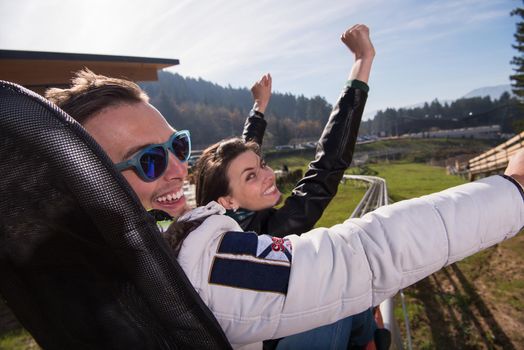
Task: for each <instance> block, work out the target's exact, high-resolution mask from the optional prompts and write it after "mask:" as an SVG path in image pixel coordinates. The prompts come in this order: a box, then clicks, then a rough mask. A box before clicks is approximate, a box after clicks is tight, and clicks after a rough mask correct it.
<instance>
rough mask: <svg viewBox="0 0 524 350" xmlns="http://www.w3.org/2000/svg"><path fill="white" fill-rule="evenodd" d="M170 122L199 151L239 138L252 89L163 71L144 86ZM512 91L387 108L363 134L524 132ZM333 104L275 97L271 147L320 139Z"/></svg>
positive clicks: (270, 124)
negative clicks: (483, 128) (480, 129)
mask: <svg viewBox="0 0 524 350" xmlns="http://www.w3.org/2000/svg"><path fill="white" fill-rule="evenodd" d="M140 85H141V86H142V88H144V90H145V91H146V92H147V93H148V95H149V96H150V98H151V103H152V104H153V105H154V106H156V107H157V108H158V109H159V110H160V112H161V113H162V114H163V115H164V116H165V117H166V119H167V120H168V121H169V122H170V123H171V124H172V125H174V126H175V127H176V128H177V129H189V130H190V131H191V136H192V139H193V144H194V145H195V148H196V149H199V148H203V147H205V146H207V145H209V144H211V143H214V142H216V141H218V140H221V139H223V138H227V137H233V136H240V134H241V132H242V128H243V126H244V121H245V118H246V117H247V115H248V113H249V110H250V109H251V107H252V105H253V100H252V97H251V92H250V91H249V90H248V89H247V88H240V89H239V88H232V87H231V86H228V87H222V86H220V85H217V84H213V83H211V82H208V81H205V80H203V79H193V78H184V77H182V76H180V75H179V74H173V73H169V72H159V80H158V81H157V82H148V83H141V84H140ZM517 105H518V102H517V99H516V98H515V97H511V96H510V94H509V93H507V92H506V93H504V94H502V95H501V96H500V98H498V99H495V100H492V99H491V98H490V97H474V98H467V99H466V98H464V99H459V100H456V101H454V102H452V103H444V104H441V103H440V102H439V101H438V100H434V101H433V102H430V103H425V104H424V105H423V106H422V107H417V108H409V109H408V108H400V109H392V108H388V109H386V110H385V111H379V112H377V114H376V115H375V117H374V118H373V119H371V120H368V121H365V122H363V123H362V124H361V130H360V132H359V134H360V135H381V136H392V135H402V134H406V133H414V132H421V131H429V130H432V129H433V130H434V129H436V128H438V129H454V128H460V127H468V126H479V125H494V124H499V125H501V127H502V131H503V132H504V133H516V132H519V131H521V130H522V125H523V122H524V117H521V115H522V113H521V112H519V110H518V109H517ZM331 108H332V106H331V105H330V104H329V103H328V102H327V101H326V100H325V99H324V98H323V97H320V96H316V97H313V98H306V97H304V96H298V97H297V96H294V95H291V94H278V93H275V94H273V95H272V96H271V100H270V102H269V106H268V109H267V110H266V120H267V121H268V128H267V132H266V138H265V141H264V142H265V144H266V145H283V144H288V143H290V142H293V140H316V139H317V138H318V137H319V136H320V133H321V131H322V129H323V127H324V124H325V122H326V121H327V118H328V116H329V113H330V112H331Z"/></svg>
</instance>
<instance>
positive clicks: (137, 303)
mask: <svg viewBox="0 0 524 350" xmlns="http://www.w3.org/2000/svg"><path fill="white" fill-rule="evenodd" d="M0 169H1V173H0V174H1V176H0V293H1V294H2V296H3V298H4V299H5V301H6V303H7V304H8V306H9V307H10V308H11V310H12V311H13V312H14V313H15V315H16V316H17V318H18V319H19V320H20V322H21V323H22V325H24V327H26V329H28V330H29V332H30V333H31V334H32V335H33V336H34V338H35V339H36V340H37V342H38V343H39V344H40V345H41V346H42V347H43V348H45V349H176V348H180V349H188V348H195V349H203V348H209V349H218V348H229V347H230V346H229V344H228V343H227V340H226V338H225V336H224V334H223V332H222V330H221V329H220V327H219V326H218V323H217V322H216V320H215V319H214V317H213V315H212V314H211V313H210V311H209V310H208V309H207V307H206V306H205V305H204V304H203V303H202V301H201V299H200V298H199V297H198V295H197V294H196V292H195V291H194V289H193V288H192V286H191V285H190V283H189V281H188V280H187V278H186V276H185V275H184V273H183V272H182V270H181V268H180V266H179V265H178V264H177V263H176V260H174V258H173V256H172V254H171V253H170V251H169V248H168V247H167V246H166V245H165V244H164V242H163V241H162V239H161V237H160V234H159V232H158V230H157V228H156V225H155V223H154V221H153V220H152V219H151V218H150V216H149V215H148V214H147V212H146V211H145V210H144V209H143V208H142V207H141V205H140V203H139V201H138V199H137V197H136V196H135V194H134V193H133V192H132V190H131V189H130V188H129V186H128V185H127V183H126V182H125V180H124V179H123V177H122V176H121V175H120V174H119V173H118V172H116V171H115V169H114V167H113V165H112V163H111V161H110V159H109V158H108V157H107V155H106V154H105V153H104V152H103V151H102V150H101V149H100V147H99V146H98V144H97V143H96V142H95V141H94V140H93V139H92V138H91V137H90V136H89V135H87V133H86V132H85V130H84V129H83V128H82V127H81V126H80V125H79V124H77V123H76V122H74V121H73V120H72V119H71V118H70V117H69V116H67V115H66V114H65V113H64V112H62V111H61V110H60V109H58V108H57V107H55V106H53V105H52V104H50V103H49V102H47V101H46V100H45V99H43V98H42V97H40V96H39V95H36V94H34V93H32V92H31V91H29V90H26V89H24V88H22V87H19V86H17V85H14V84H11V83H7V82H1V81H0Z"/></svg>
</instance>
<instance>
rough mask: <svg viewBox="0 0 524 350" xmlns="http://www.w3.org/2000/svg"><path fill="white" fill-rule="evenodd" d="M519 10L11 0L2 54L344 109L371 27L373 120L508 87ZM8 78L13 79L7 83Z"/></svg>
mask: <svg viewBox="0 0 524 350" xmlns="http://www.w3.org/2000/svg"><path fill="white" fill-rule="evenodd" d="M518 6H522V2H521V1H517V0H424V1H420V0H416V1H415V0H345V1H342V0H301V1H284V0H258V1H247V0H213V1H212V0H200V1H185V0H184V1H175V0H149V1H136V0H111V1H104V0H85V1H80V0H45V1H42V0H16V1H14V0H0V49H11V50H34V51H58V52H76V53H93V54H111V55H129V56H150V57H162V58H177V59H180V61H181V65H179V66H176V67H174V68H173V69H170V70H172V71H173V72H178V73H180V74H182V75H184V76H191V77H201V78H203V79H206V80H210V81H213V82H216V83H218V84H221V85H228V84H230V85H231V86H233V87H242V86H250V85H251V83H252V82H253V81H255V80H256V79H258V77H259V76H260V75H262V74H263V73H265V72H270V73H271V74H272V75H273V89H274V90H276V91H279V92H291V93H293V94H303V95H305V96H308V97H310V96H315V95H320V96H323V97H325V98H326V99H327V100H328V101H329V102H330V103H333V102H334V101H335V100H336V98H337V96H338V94H339V92H340V89H341V87H342V85H343V83H344V82H345V79H346V77H347V75H348V73H349V70H350V67H351V63H352V61H353V57H352V55H351V54H350V53H349V51H348V50H347V49H346V48H345V46H343V44H342V43H341V42H340V40H339V37H340V34H341V33H342V32H343V31H344V30H345V29H346V28H348V27H349V26H351V25H352V24H355V23H364V24H367V25H368V26H369V27H370V30H371V37H372V40H373V43H374V45H375V49H376V52H377V55H376V58H375V62H374V66H373V71H372V73H371V78H370V87H371V91H370V95H369V99H368V105H367V107H366V109H367V111H368V113H369V112H372V111H376V110H378V109H385V108H387V107H401V106H409V105H412V104H416V103H420V102H424V101H431V100H433V99H435V98H438V99H439V100H447V99H456V98H459V97H461V96H463V95H464V94H466V93H468V92H469V91H471V90H473V89H475V88H479V87H484V86H493V85H500V84H508V83H509V78H508V76H509V75H510V74H511V73H512V66H511V65H510V63H509V61H510V60H511V58H512V57H513V56H514V55H516V54H517V52H516V50H514V49H513V48H512V47H511V44H512V43H513V33H514V31H515V23H516V21H517V18H515V17H510V15H509V12H510V11H511V10H512V9H513V8H515V7H518ZM0 78H1V77H0Z"/></svg>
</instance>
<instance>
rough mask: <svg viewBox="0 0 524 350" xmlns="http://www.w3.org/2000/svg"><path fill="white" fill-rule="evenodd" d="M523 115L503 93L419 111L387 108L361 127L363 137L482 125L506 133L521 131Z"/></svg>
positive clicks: (429, 105) (433, 104) (436, 103)
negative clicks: (496, 126) (490, 126)
mask: <svg viewBox="0 0 524 350" xmlns="http://www.w3.org/2000/svg"><path fill="white" fill-rule="evenodd" d="M523 120H524V117H523V116H522V111H521V110H519V108H518V101H517V99H516V98H515V97H511V95H510V94H509V93H508V92H504V93H503V94H502V95H501V96H500V98H498V99H494V100H492V99H491V98H490V97H489V96H486V97H473V98H462V99H458V100H456V101H453V102H451V103H444V104H441V103H440V102H439V101H438V100H434V101H432V102H431V103H427V102H426V103H424V105H423V106H421V107H416V108H399V109H393V108H388V109H386V110H385V111H378V112H377V114H376V115H375V117H374V118H373V119H372V120H369V121H365V122H363V123H362V125H361V128H360V133H361V135H381V136H397V135H402V134H409V133H417V132H421V131H429V130H432V129H433V130H435V129H457V128H463V127H472V126H480V125H500V126H501V128H502V132H503V133H508V134H513V133H516V132H519V131H522V121H523Z"/></svg>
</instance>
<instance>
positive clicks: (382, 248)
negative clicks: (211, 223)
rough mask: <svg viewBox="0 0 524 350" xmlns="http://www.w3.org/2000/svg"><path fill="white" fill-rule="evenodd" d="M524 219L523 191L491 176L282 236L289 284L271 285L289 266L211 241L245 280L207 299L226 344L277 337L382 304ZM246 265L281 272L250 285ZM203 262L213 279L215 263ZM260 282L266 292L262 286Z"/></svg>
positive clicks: (509, 232)
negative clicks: (288, 255) (236, 261)
mask: <svg viewBox="0 0 524 350" xmlns="http://www.w3.org/2000/svg"><path fill="white" fill-rule="evenodd" d="M523 226H524V201H523V196H522V189H521V188H520V187H519V188H517V186H516V185H515V184H514V183H512V182H510V181H508V180H507V179H504V178H503V177H501V176H493V177H490V178H486V179H483V180H481V181H478V182H474V183H469V184H465V185H461V186H458V187H454V188H451V189H448V190H445V191H442V192H439V193H436V194H432V195H428V196H424V197H421V198H417V199H411V200H406V201H402V202H398V203H395V204H393V205H390V206H386V207H382V208H380V209H378V210H376V211H374V212H372V213H369V214H367V215H365V216H364V217H362V218H361V219H349V220H347V221H345V222H344V223H342V224H339V225H336V226H333V227H331V228H318V229H315V230H312V231H310V232H307V233H305V234H303V235H301V236H296V235H291V236H288V237H286V238H285V239H284V241H285V240H289V243H290V244H291V246H289V247H288V248H289V251H290V252H292V257H291V258H290V261H291V262H290V263H289V275H288V277H287V280H285V281H284V282H287V285H286V288H285V290H279V289H278V288H277V287H278V286H276V285H278V284H279V283H281V282H279V281H281V275H282V274H285V266H288V265H286V264H284V263H283V262H282V261H276V260H274V259H262V258H260V257H257V256H254V257H253V256H252V257H249V256H247V255H235V252H236V250H235V249H246V248H245V245H238V247H237V248H235V249H233V248H232V245H231V242H226V240H215V243H214V246H213V247H211V248H212V249H210V250H209V251H210V252H211V253H210V254H211V256H210V258H209V259H208V261H217V260H218V257H217V256H218V253H216V252H220V251H224V253H228V254H224V256H223V257H222V258H223V259H225V260H228V259H231V260H234V259H239V260H241V263H240V264H239V265H238V267H236V268H237V269H242V273H241V274H239V275H238V277H235V276H234V275H233V274H231V273H227V274H225V276H226V277H227V278H229V279H238V281H240V282H239V283H240V284H241V286H237V287H230V286H227V285H219V284H213V283H209V285H208V287H206V289H207V291H206V293H204V294H205V295H204V298H203V299H204V300H205V301H206V303H207V305H208V306H209V307H210V308H211V310H212V311H213V313H214V315H215V316H216V318H217V320H218V321H219V323H220V324H221V326H222V327H223V329H224V331H225V333H226V335H227V337H228V339H229V340H230V341H231V342H232V344H237V345H243V344H249V343H255V342H257V341H261V340H264V339H273V338H278V337H283V336H287V335H290V334H295V333H299V332H302V331H305V330H308V329H313V328H316V327H319V326H322V325H326V324H330V323H333V322H335V321H337V320H339V319H342V318H344V317H347V316H349V315H352V314H356V313H358V312H361V311H363V310H365V309H367V308H369V307H370V306H372V305H378V304H379V303H380V302H381V301H383V300H384V299H386V298H388V297H391V296H393V295H394V294H395V293H396V292H397V291H398V290H399V289H400V288H404V287H406V286H409V285H411V284H413V283H415V282H417V281H419V280H420V279H422V278H424V277H426V276H428V275H430V274H432V273H433V272H435V271H437V270H439V269H440V268H442V267H443V266H446V265H448V264H451V263H453V262H455V261H458V260H460V259H463V258H465V257H467V256H469V255H472V254H474V253H476V252H478V251H480V250H482V249H484V248H487V247H489V246H492V245H494V244H496V243H498V242H500V241H502V240H504V239H507V238H509V237H512V236H513V235H515V234H516V233H517V232H519V230H520V229H521V228H522V227H523ZM245 234H247V235H253V236H256V235H254V234H250V233H245ZM240 237H241V236H240ZM256 237H259V238H258V239H259V240H260V239H262V238H260V236H256ZM226 243H228V244H226ZM276 248H279V247H276ZM277 250H278V249H277ZM257 254H258V253H257ZM249 264H254V265H256V264H259V265H261V266H256V269H257V271H259V272H264V270H263V269H264V268H267V269H269V267H267V265H269V266H273V265H278V266H279V269H273V268H272V270H271V271H272V273H270V274H268V278H267V279H264V273H261V274H260V275H258V276H257V278H256V279H255V278H253V280H254V283H259V285H257V286H255V287H254V288H251V289H250V288H245V285H244V283H246V281H245V279H246V278H250V277H249V276H251V274H250V272H249V271H246V270H245V269H246V268H247V269H249V268H250V267H249V266H250V265H249ZM209 266H211V267H210V268H211V272H210V276H213V273H215V271H214V270H215V266H214V263H210V265H209ZM275 271H279V272H275ZM206 277H207V274H206ZM210 280H211V278H210ZM260 284H261V285H262V287H260ZM246 285H247V284H246ZM266 287H267V288H270V291H267V290H266V291H265V292H263V291H260V289H264V288H266ZM304 290H308V293H304ZM232 300H234V302H231V301H232Z"/></svg>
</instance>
